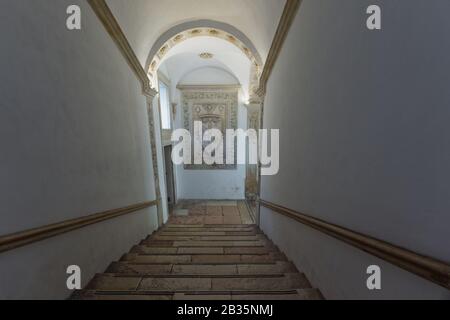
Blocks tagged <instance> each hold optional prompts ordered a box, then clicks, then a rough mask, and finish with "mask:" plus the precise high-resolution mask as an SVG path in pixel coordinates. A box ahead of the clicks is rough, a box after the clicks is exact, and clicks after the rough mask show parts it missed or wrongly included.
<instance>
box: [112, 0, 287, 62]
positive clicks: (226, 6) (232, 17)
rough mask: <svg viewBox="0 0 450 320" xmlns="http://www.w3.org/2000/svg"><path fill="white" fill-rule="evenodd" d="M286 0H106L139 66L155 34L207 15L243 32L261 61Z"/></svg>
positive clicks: (270, 42)
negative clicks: (133, 51) (136, 57)
mask: <svg viewBox="0 0 450 320" xmlns="http://www.w3.org/2000/svg"><path fill="white" fill-rule="evenodd" d="M285 2H286V0H225V1H224V0H132V1H124V0H107V3H108V5H109V7H110V8H111V11H112V12H113V14H114V16H115V17H116V19H117V20H118V22H119V24H120V26H121V27H122V29H123V31H124V33H125V35H126V36H127V38H128V40H129V42H130V44H131V46H132V47H133V49H134V50H135V52H136V55H137V56H138V59H139V61H140V62H141V64H142V66H145V63H146V60H147V57H148V54H149V52H150V50H151V48H152V46H153V44H154V43H155V42H156V41H157V40H158V38H159V37H160V36H161V35H162V34H163V33H164V32H166V31H167V30H169V29H170V28H172V27H174V26H176V25H178V24H181V23H185V22H189V21H195V20H201V19H209V20H215V21H219V22H223V23H227V24H230V25H232V26H234V27H235V28H237V29H239V30H240V31H241V32H243V33H244V34H245V35H246V36H247V37H248V38H249V39H250V40H251V41H252V43H253V44H254V46H255V47H256V49H257V50H258V52H259V54H260V56H261V58H262V60H263V62H265V60H266V57H267V54H268V52H269V50H270V47H271V44H272V40H273V37H274V35H275V32H276V29H277V26H278V23H279V20H280V18H281V15H282V12H283V8H284V5H285Z"/></svg>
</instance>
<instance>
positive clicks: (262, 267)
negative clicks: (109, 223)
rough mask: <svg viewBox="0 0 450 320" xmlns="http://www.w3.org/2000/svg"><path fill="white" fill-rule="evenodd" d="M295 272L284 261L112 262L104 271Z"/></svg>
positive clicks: (160, 272)
mask: <svg viewBox="0 0 450 320" xmlns="http://www.w3.org/2000/svg"><path fill="white" fill-rule="evenodd" d="M294 272H297V269H296V268H295V266H294V265H293V264H292V263H290V262H286V261H277V262H275V263H266V264H195V263H193V264H136V263H125V262H113V263H112V264H111V265H110V266H109V267H108V269H107V270H106V273H114V274H122V275H124V274H126V275H152V274H158V275H162V274H188V275H267V274H284V273H294Z"/></svg>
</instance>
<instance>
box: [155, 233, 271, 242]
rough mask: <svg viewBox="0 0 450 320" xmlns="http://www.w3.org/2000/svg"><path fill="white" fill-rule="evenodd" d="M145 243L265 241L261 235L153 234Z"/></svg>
mask: <svg viewBox="0 0 450 320" xmlns="http://www.w3.org/2000/svg"><path fill="white" fill-rule="evenodd" d="M146 240H147V241H152V240H162V241H164V240H170V241H190V240H194V241H256V240H267V239H266V237H264V236H263V235H248V236H247V235H246V236H232V235H228V236H227V235H225V236H215V235H212V236H211V235H207V236H198V235H189V236H186V235H184V236H181V235H175V236H174V235H163V234H155V235H152V236H149V237H148V238H147V239H146Z"/></svg>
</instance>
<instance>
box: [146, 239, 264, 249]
mask: <svg viewBox="0 0 450 320" xmlns="http://www.w3.org/2000/svg"><path fill="white" fill-rule="evenodd" d="M140 245H145V246H149V247H212V248H213V247H271V246H273V244H272V243H271V242H270V241H267V240H254V241H205V240H143V241H141V243H140Z"/></svg>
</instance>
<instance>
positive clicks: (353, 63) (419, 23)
mask: <svg viewBox="0 0 450 320" xmlns="http://www.w3.org/2000/svg"><path fill="white" fill-rule="evenodd" d="M372 4H378V5H379V6H380V7H381V9H382V30H380V31H369V30H368V29H367V28H366V19H367V17H368V15H367V14H366V9H367V7H368V6H369V5H372ZM449 10H450V2H448V1H420V0H417V1H411V0H398V1H380V0H378V1H367V0H364V1H361V0H342V1H341V0H340V1H334V0H305V1H303V4H302V6H301V8H300V11H299V13H298V15H297V17H296V19H295V21H294V25H293V26H292V29H291V31H290V33H289V35H288V38H287V40H286V43H285V45H284V47H283V50H282V52H281V55H280V57H279V58H278V61H277V63H276V65H275V67H274V70H273V73H272V76H271V78H270V81H269V83H268V88H267V90H268V91H267V96H266V101H265V110H264V127H266V128H275V129H281V132H280V140H281V141H280V150H281V154H280V172H279V174H278V175H277V176H270V177H269V176H268V177H263V178H262V195H261V198H262V199H264V200H266V201H270V202H273V203H276V204H279V205H282V206H284V207H288V208H292V209H294V210H297V211H300V212H303V213H305V214H308V215H311V216H313V217H316V218H320V219H323V220H325V221H327V222H330V223H334V224H337V225H340V226H343V227H347V228H349V229H352V230H355V231H357V232H361V233H364V234H367V235H369V236H373V237H376V238H378V239H381V240H384V241H388V242H390V243H393V244H395V245H398V246H401V247H404V248H407V249H410V250H413V251H415V252H418V253H421V254H423V255H428V256H431V257H434V258H436V259H440V260H442V261H447V262H448V261H450V251H449V246H448V245H447V244H448V226H449V224H450V218H449V215H448V211H449V210H450V189H449V187H448V183H449V181H450V147H449V146H450V144H449V137H450V127H449V125H448V119H449V117H450V109H449V105H450V92H449V90H448V83H449V80H450V40H449V39H450V37H449V36H450V20H449V19H448V12H449ZM261 215H262V228H263V230H264V231H265V232H266V233H267V234H268V236H269V237H271V238H272V239H273V240H274V242H275V243H277V244H278V245H280V248H281V249H282V250H283V251H285V252H286V253H287V254H288V256H289V257H290V258H291V259H293V260H294V261H295V262H296V264H297V267H298V268H299V269H301V270H304V271H305V272H306V273H307V275H308V278H309V279H310V280H311V281H312V282H313V284H314V285H315V286H317V287H319V288H320V289H321V290H322V292H323V294H324V295H325V297H327V298H365V299H378V298H444V297H446V298H449V294H448V291H447V290H446V289H443V288H441V287H438V286H436V285H434V284H432V283H430V282H428V281H425V280H422V279H421V278H418V277H416V276H414V275H411V274H409V273H407V272H405V271H403V270H400V269H398V268H396V267H394V266H392V265H390V264H387V263H384V262H382V261H380V260H378V259H376V258H374V257H372V256H370V255H367V254H365V253H362V252H361V251H358V250H356V249H354V248H352V247H349V246H347V245H345V244H343V243H341V242H339V241H338V240H335V239H333V238H330V237H327V236H324V235H323V234H320V233H318V232H317V231H315V230H311V229H309V228H307V227H304V226H302V225H300V224H298V223H296V222H292V221H285V220H286V218H284V217H281V216H279V215H277V214H275V213H273V212H271V211H270V210H268V209H264V208H263V209H262V213H261ZM371 264H378V265H380V266H381V267H382V275H383V278H382V279H383V282H382V290H381V291H369V290H368V289H367V287H366V280H367V278H368V275H367V274H366V269H367V267H368V266H369V265H371Z"/></svg>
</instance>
